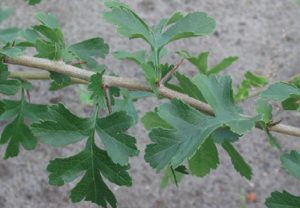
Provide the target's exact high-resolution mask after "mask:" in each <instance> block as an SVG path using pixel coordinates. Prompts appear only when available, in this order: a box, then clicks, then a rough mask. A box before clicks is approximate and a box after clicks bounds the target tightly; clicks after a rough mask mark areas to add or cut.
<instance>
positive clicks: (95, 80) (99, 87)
mask: <svg viewBox="0 0 300 208" xmlns="http://www.w3.org/2000/svg"><path fill="white" fill-rule="evenodd" d="M103 74H104V71H103V72H102V73H97V74H94V75H93V76H92V77H91V79H90V84H89V85H88V90H89V91H90V92H91V93H92V94H91V99H92V100H93V101H94V103H95V104H99V105H100V106H101V107H104V106H105V105H106V100H105V93H104V90H103V87H104V86H103V83H102V76H103Z"/></svg>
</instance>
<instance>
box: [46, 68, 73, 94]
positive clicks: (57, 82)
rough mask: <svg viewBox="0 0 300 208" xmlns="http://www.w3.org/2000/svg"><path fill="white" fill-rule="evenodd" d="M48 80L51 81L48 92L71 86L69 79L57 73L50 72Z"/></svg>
mask: <svg viewBox="0 0 300 208" xmlns="http://www.w3.org/2000/svg"><path fill="white" fill-rule="evenodd" d="M50 78H51V79H52V80H53V81H52V82H51V84H50V88H49V90H50V91H56V90H59V89H62V88H64V87H67V86H69V85H70V84H71V79H70V77H68V76H67V75H64V74H60V73H57V72H50Z"/></svg>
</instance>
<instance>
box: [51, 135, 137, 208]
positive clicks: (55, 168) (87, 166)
mask: <svg viewBox="0 0 300 208" xmlns="http://www.w3.org/2000/svg"><path fill="white" fill-rule="evenodd" d="M92 139H93V138H90V139H89V140H88V142H87V145H86V148H85V150H83V151H82V152H80V153H78V154H77V155H74V156H72V157H69V158H63V159H55V160H52V161H50V164H49V165H48V167H47V170H48V172H49V174H50V175H49V183H50V184H52V185H57V186H62V185H64V184H65V183H69V182H71V181H73V180H75V179H76V178H77V177H79V176H80V175H82V174H84V175H83V176H82V178H81V180H80V181H79V182H78V183H77V184H76V185H75V187H74V188H73V189H72V190H71V195H70V198H71V200H72V202H80V201H81V200H85V201H91V202H93V203H96V204H98V205H99V206H103V207H107V206H108V204H109V205H110V206H111V207H114V208H115V207H117V201H116V198H115V196H114V194H113V193H112V192H111V190H110V189H109V187H108V186H107V185H106V184H105V182H104V180H103V177H105V178H106V179H108V180H109V181H111V182H113V183H115V184H117V185H120V186H124V185H125V186H131V184H132V181H131V178H130V176H129V174H128V173H127V170H128V166H120V165H117V164H114V163H113V161H112V160H111V159H110V157H109V156H108V155H107V153H106V152H105V151H103V150H101V149H100V148H98V147H97V146H96V145H95V144H94V143H93V142H92Z"/></svg>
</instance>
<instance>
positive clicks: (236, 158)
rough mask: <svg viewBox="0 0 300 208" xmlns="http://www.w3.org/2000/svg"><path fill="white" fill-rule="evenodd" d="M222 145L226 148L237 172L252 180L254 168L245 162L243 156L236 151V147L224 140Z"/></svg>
mask: <svg viewBox="0 0 300 208" xmlns="http://www.w3.org/2000/svg"><path fill="white" fill-rule="evenodd" d="M222 147H223V148H224V149H225V150H226V152H227V153H228V155H229V156H230V158H231V162H232V164H233V166H234V168H235V170H236V171H237V172H239V173H240V174H241V176H244V177H245V178H247V179H248V180H251V177H252V170H251V168H250V166H249V165H248V164H247V163H246V162H245V160H244V159H243V158H242V156H241V155H240V154H239V153H238V152H237V151H236V149H235V148H234V147H233V146H232V144H231V143H229V142H224V143H223V144H222Z"/></svg>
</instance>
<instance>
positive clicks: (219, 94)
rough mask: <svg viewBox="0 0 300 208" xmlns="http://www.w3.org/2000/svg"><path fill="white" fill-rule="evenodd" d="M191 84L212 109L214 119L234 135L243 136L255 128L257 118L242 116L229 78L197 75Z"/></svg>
mask: <svg viewBox="0 0 300 208" xmlns="http://www.w3.org/2000/svg"><path fill="white" fill-rule="evenodd" d="M193 82H194V84H195V85H196V86H198V88H199V89H200V91H201V93H202V95H203V97H204V99H205V100H206V101H207V103H208V104H209V105H210V106H211V107H212V108H213V111H214V113H215V115H216V119H217V120H218V121H219V122H220V123H222V124H224V125H226V126H228V127H230V129H231V131H233V132H234V133H237V134H240V135H243V134H245V133H246V132H248V131H249V130H251V129H252V128H254V126H255V122H256V121H257V120H258V117H254V118H249V117H245V116H243V115H242V114H241V113H242V111H241V109H240V108H239V107H238V106H236V105H235V103H234V100H233V96H232V81H231V78H230V77H229V76H224V77H217V76H214V75H210V76H206V75H202V74H200V75H197V76H196V77H195V78H194V79H193Z"/></svg>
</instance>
